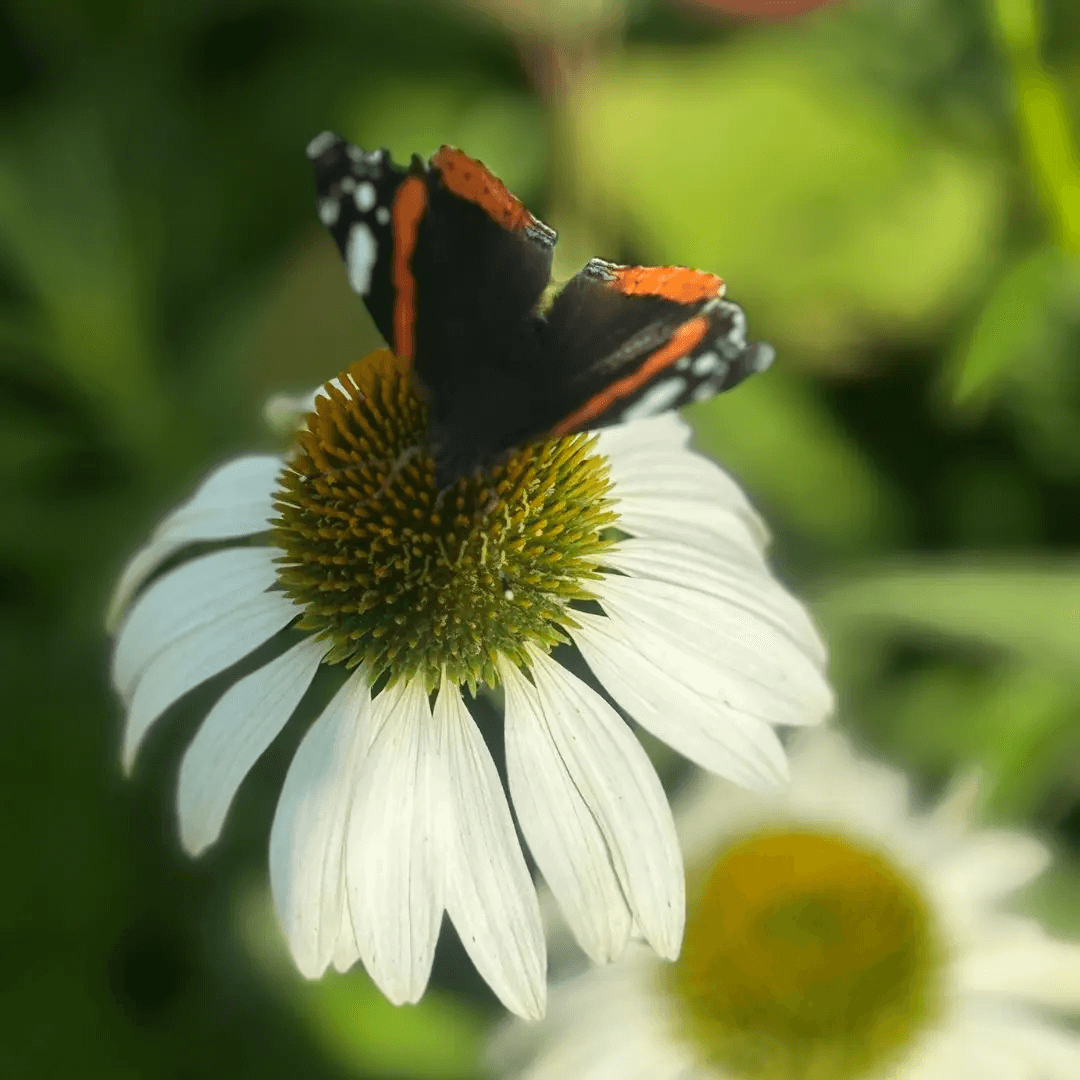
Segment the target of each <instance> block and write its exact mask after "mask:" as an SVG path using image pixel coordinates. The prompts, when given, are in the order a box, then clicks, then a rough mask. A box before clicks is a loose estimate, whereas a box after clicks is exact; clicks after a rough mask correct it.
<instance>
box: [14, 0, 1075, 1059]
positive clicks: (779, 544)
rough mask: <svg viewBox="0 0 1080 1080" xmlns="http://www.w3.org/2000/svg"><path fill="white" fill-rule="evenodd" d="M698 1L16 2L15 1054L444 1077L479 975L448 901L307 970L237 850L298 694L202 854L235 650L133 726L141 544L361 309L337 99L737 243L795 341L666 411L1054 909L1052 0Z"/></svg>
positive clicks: (859, 672) (363, 123)
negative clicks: (680, 412)
mask: <svg viewBox="0 0 1080 1080" xmlns="http://www.w3.org/2000/svg"><path fill="white" fill-rule="evenodd" d="M706 6H707V5H705V4H704V3H703V4H701V5H699V6H697V7H694V6H692V5H690V4H689V3H687V4H684V5H679V4H676V3H659V2H657V3H632V4H630V5H629V7H628V8H627V9H624V8H623V7H622V6H621V5H619V4H616V3H613V2H612V3H607V2H603V0H592V2H583V3H573V2H571V0H560V2H559V3H555V4H542V5H539V6H531V5H530V4H528V3H522V2H514V3H511V2H510V0H505V3H502V2H501V0H490V2H487V3H480V2H479V0H478V2H477V3H476V4H474V5H471V6H467V5H465V4H463V3H456V2H454V0H443V2H434V0H433V2H430V3H420V2H413V0H381V2H379V0H349V2H346V0H315V2H309V3H288V2H285V0H279V2H267V0H234V2H228V0H187V2H183V3H171V2H166V0H160V2H157V3H151V2H144V0H115V2H108V0H101V2H97V0H10V2H8V3H6V4H4V5H3V6H2V7H0V671H2V687H3V698H2V702H3V722H2V726H0V740H2V742H0V768H2V770H3V772H2V776H0V798H2V800H3V808H2V813H0V828H2V830H3V832H2V836H0V842H2V851H3V853H4V868H5V872H4V878H3V886H2V887H0V934H2V935H3V945H4V948H3V954H2V955H3V958H4V959H3V968H2V970H3V975H4V977H3V979H2V981H0V993H2V995H3V996H2V1000H0V1075H2V1076H5V1077H23V1076H27V1077H39V1076H40V1077H52V1076H64V1075H68V1074H78V1075H81V1076H88V1077H96V1076H99V1075H100V1076H106V1077H112V1078H123V1077H128V1076H131V1077H147V1076H150V1077H157V1076H161V1077H175V1078H187V1077H206V1076H217V1075H221V1076H230V1077H234V1078H237V1080H239V1078H245V1077H252V1078H255V1077H258V1078H259V1080H273V1078H276V1077H286V1076H296V1075H303V1076H305V1077H321V1076H325V1077H357V1076H360V1077H363V1076H372V1077H382V1076H385V1077H391V1078H393V1077H401V1078H405V1077H431V1078H440V1077H443V1078H449V1077H469V1076H473V1075H477V1072H478V1066H477V1064H476V1058H475V1052H476V1045H477V1040H478V1038H479V1037H480V1035H481V1033H482V1031H483V1027H484V1024H485V1023H487V1022H488V1020H489V1019H490V1018H492V1017H494V1016H496V1015H498V1009H497V1005H496V1003H495V1002H494V1000H493V998H492V997H491V995H490V993H489V992H488V991H487V988H486V987H485V986H484V985H483V984H482V982H481V981H480V979H479V977H478V976H477V975H476V974H475V972H474V971H473V970H472V969H471V967H470V966H469V964H468V963H467V961H465V959H464V954H463V952H462V950H461V947H460V945H459V944H458V943H457V941H456V940H455V939H454V938H453V936H452V934H450V933H449V932H447V933H444V937H443V941H442V943H441V945H440V950H439V954H438V956H437V959H436V969H435V976H434V980H433V989H432V991H431V992H430V994H429V996H428V997H427V998H425V1000H424V1003H423V1004H422V1005H420V1006H418V1007H415V1008H409V1009H400V1010H395V1009H393V1008H392V1007H390V1006H389V1005H387V1004H385V1002H384V1001H383V999H382V998H381V997H380V996H379V994H378V993H377V992H376V991H375V990H374V989H373V988H372V987H371V985H370V983H369V982H368V981H367V979H366V976H365V975H364V974H363V972H362V971H361V970H357V971H354V972H353V973H351V974H350V975H348V976H345V977H336V976H335V977H330V978H327V979H325V980H323V981H321V982H319V983H313V984H308V983H305V982H304V981H303V980H302V979H300V977H299V976H297V975H296V974H295V973H294V972H293V971H292V969H291V967H290V966H289V963H288V961H287V959H286V958H285V957H284V954H283V947H282V944H281V941H280V937H279V935H278V932H277V930H276V929H275V924H274V921H273V916H272V913H271V912H270V910H269V907H268V900H267V893H266V855H265V847H266V836H267V832H268V828H269V821H270V816H271V814H272V811H273V804H274V798H275V795H276V792H277V790H278V789H279V787H280V783H281V779H282V777H283V775H284V770H285V768H286V766H287V763H288V760H289V756H290V754H291V751H292V749H293V748H294V747H295V745H296V743H297V741H298V739H299V737H300V734H301V733H302V730H303V724H304V720H305V717H304V716H303V715H301V716H299V717H297V718H296V721H295V722H293V723H292V724H290V726H289V728H288V729H287V730H286V733H285V735H284V736H283V738H282V739H281V740H279V742H278V743H277V744H275V746H274V747H273V748H272V749H271V751H270V752H269V753H268V754H267V755H266V757H265V758H264V759H263V761H261V762H260V764H259V765H258V767H257V768H256V770H255V771H254V773H253V774H252V776H251V777H250V778H249V780H248V781H247V782H246V783H245V785H244V787H243V789H242V791H241V793H240V796H239V799H238V801H237V804H236V806H235V807H234V809H233V812H232V813H231V814H230V818H229V821H228V825H227V828H226V830H225V834H224V837H223V839H222V840H221V841H220V842H219V843H218V844H217V845H216V846H215V847H214V848H213V849H212V850H211V852H210V853H208V854H207V855H206V856H205V857H204V858H202V859H200V860H199V861H197V862H191V861H189V860H187V859H186V858H185V857H184V856H183V855H182V854H181V853H180V851H179V847H178V843H177V839H176V831H175V826H174V821H173V814H172V789H173V784H174V780H175V772H176V767H177V763H178V760H179V756H180V753H181V752H182V748H183V746H184V745H185V743H186V741H187V739H188V738H189V737H190V734H191V732H192V731H193V725H194V724H195V723H196V722H197V719H198V717H199V715H200V712H204V711H205V709H206V707H207V703H208V701H210V700H212V697H213V695H214V694H215V693H218V692H220V689H221V687H222V686H223V685H224V683H223V682H222V681H221V680H217V681H215V682H214V683H212V684H211V685H210V686H209V687H208V688H206V689H205V690H203V691H201V692H200V693H197V694H195V695H192V700H189V701H187V702H186V703H184V704H183V705H182V706H181V707H179V708H177V709H174V710H173V712H172V714H171V715H170V716H169V717H168V718H167V720H166V721H165V722H163V723H162V724H161V725H159V727H157V728H155V731H154V733H153V735H152V737H151V738H150V740H149V742H148V745H147V748H146V750H145V751H144V752H143V755H142V756H141V758H140V760H139V762H138V764H137V766H136V769H135V773H134V777H133V778H132V779H131V780H130V781H125V780H124V779H123V778H122V776H121V772H120V767H119V763H118V749H119V732H120V723H121V714H120V709H119V706H118V704H117V702H116V701H115V700H114V699H113V697H112V696H111V694H110V691H109V687H108V682H107V661H108V643H107V640H106V637H105V634H104V630H103V627H102V611H103V607H104V604H105V602H106V599H107V596H108V591H109V586H110V582H111V581H112V579H113V578H114V577H115V575H116V573H117V572H118V570H119V568H120V567H121V566H122V564H123V562H124V560H125V558H126V556H127V554H128V553H129V552H130V551H131V550H132V549H133V547H134V546H136V545H137V544H138V543H139V542H141V540H142V539H143V538H144V537H145V535H146V533H147V532H148V530H149V529H150V528H151V526H152V525H153V523H154V522H155V521H156V520H157V519H158V518H159V517H160V516H161V514H162V513H163V512H164V511H165V510H166V509H167V508H168V507H169V506H171V505H172V504H174V503H175V502H176V501H177V500H178V499H179V498H181V497H182V496H183V495H184V494H185V493H187V492H188V491H190V490H191V488H192V487H193V485H194V484H195V483H196V481H197V479H198V477H199V476H200V475H201V474H202V473H203V472H204V471H205V470H206V469H207V468H208V467H209V466H211V465H212V464H213V463H215V462H217V461H219V460H221V459H222V458H223V457H225V456H227V455H229V454H233V453H236V452H240V451H242V450H246V449H253V448H271V447H274V446H275V443H274V439H273V437H272V436H271V435H270V434H268V432H267V430H266V428H265V427H264V426H263V424H262V420H261V408H262V403H263V401H264V400H265V399H266V398H267V397H268V396H269V395H271V394H273V393H276V392H280V391H297V390H302V389H306V388H309V387H311V386H312V385H315V384H317V383H319V382H322V381H324V380H326V379H327V378H329V377H330V376H331V375H333V374H334V373H335V372H336V371H338V370H339V369H340V368H342V367H343V366H345V364H347V363H348V362H350V361H352V360H354V359H357V358H359V357H360V356H361V355H363V354H364V353H365V352H366V351H368V350H369V349H370V348H372V347H374V346H375V345H377V344H378V338H377V335H376V333H375V331H374V328H373V327H372V325H371V324H370V322H369V320H368V319H367V316H366V314H365V313H364V311H363V308H362V305H361V304H360V302H359V300H358V299H357V298H355V297H354V296H352V294H350V293H349V291H348V289H347V287H346V283H345V277H344V274H343V273H342V270H341V267H340V264H339V261H338V258H337V255H336V253H335V251H334V250H333V248H332V245H331V243H330V241H329V239H328V238H327V237H326V236H325V235H323V234H322V232H321V230H320V228H319V227H318V222H317V219H316V217H315V214H314V204H313V191H312V179H311V175H310V170H309V167H308V163H307V161H306V160H305V157H304V153H303V149H304V147H305V145H306V143H307V141H308V140H309V138H310V137H311V136H312V135H313V134H315V133H317V132H318V131H321V130H322V129H323V128H326V127H334V128H336V129H338V130H340V131H341V132H342V133H343V134H345V135H346V136H348V137H350V138H352V139H354V140H356V141H360V142H362V143H364V144H365V145H367V146H375V145H386V146H389V147H390V148H391V149H392V150H393V151H394V152H395V154H396V155H397V156H398V157H399V158H402V157H405V158H407V157H408V155H409V154H410V153H411V152H413V151H418V152H421V153H424V154H428V153H431V152H432V151H433V150H434V149H435V148H436V147H437V146H438V145H439V144H440V143H442V142H451V143H455V144H457V145H460V146H461V147H462V148H464V149H465V150H466V151H467V152H469V153H471V154H472V155H474V156H478V157H480V158H482V159H483V160H484V161H485V162H486V163H487V164H488V165H489V166H491V167H492V168H493V169H494V171H495V172H497V173H498V174H499V175H500V176H502V177H503V179H504V180H505V181H506V182H507V184H508V185H509V186H510V187H511V188H512V189H513V190H515V191H516V192H517V193H518V194H520V195H521V196H522V197H523V198H524V199H525V200H526V202H527V203H528V205H529V206H530V208H532V209H533V210H535V211H536V212H537V213H539V214H540V215H541V216H543V217H545V218H546V219H547V220H549V221H551V223H552V224H554V225H555V226H557V227H558V228H559V229H560V232H561V234H562V240H561V243H560V250H559V266H558V269H559V271H560V273H561V274H562V275H563V276H566V275H568V274H570V273H572V272H573V271H574V270H575V269H576V268H577V267H578V266H579V265H580V264H581V262H583V261H584V259H585V258H587V257H589V256H590V255H593V254H598V255H602V256H604V257H608V258H618V259H622V260H623V261H631V260H632V261H647V262H677V263H687V264H690V265H694V266H699V267H701V268H703V269H707V270H710V271H713V272H716V273H719V274H721V275H722V276H724V277H725V278H726V279H727V280H728V283H729V290H730V295H732V296H733V297H734V298H736V299H738V300H739V301H741V302H742V303H743V304H744V305H745V306H746V308H747V311H748V315H749V318H750V321H751V326H752V329H753V332H754V336H757V337H763V338H765V339H768V340H771V341H773V342H774V343H775V344H776V346H777V351H778V361H777V363H776V365H775V367H774V368H773V369H772V370H771V371H770V372H769V373H768V374H767V375H765V376H762V377H759V378H756V379H754V380H752V381H751V382H750V383H748V384H746V385H745V386H744V387H741V388H740V389H738V390H737V391H736V392H734V393H732V394H730V395H727V396H724V397H722V398H719V399H716V400H714V401H712V402H709V403H706V404H704V405H701V406H696V407H695V408H694V409H693V410H692V412H691V415H690V418H691V420H692V421H693V423H694V425H695V427H696V430H697V432H698V444H699V446H700V447H701V448H702V449H703V450H705V451H706V452H708V453H710V454H713V455H715V456H716V457H717V458H718V459H720V460H721V461H723V462H724V463H725V464H726V465H727V466H728V467H729V468H730V469H731V470H732V471H733V473H734V474H735V475H736V476H737V477H738V478H739V479H740V481H741V482H742V483H743V484H744V485H745V487H746V488H747V490H748V491H750V493H751V494H752V496H753V498H754V500H755V501H756V503H757V504H758V505H759V506H760V508H761V509H762V511H763V513H764V514H765V515H766V517H767V519H768V521H769V522H770V524H771V526H772V527H773V529H774V532H775V535H776V542H775V547H774V561H775V564H776V566H777V567H778V569H779V571H780V572H781V573H782V574H783V575H784V577H785V578H786V580H787V581H788V582H789V583H790V584H791V585H792V587H793V588H794V589H795V590H796V591H797V592H798V594H799V595H801V596H804V597H806V598H807V599H808V601H809V602H811V603H812V605H813V606H814V610H815V613H816V614H817V616H818V618H819V620H820V622H821V625H822V627H823V629H824V630H825V632H826V634H827V636H828V638H829V641H830V645H831V649H832V656H833V660H832V676H833V680H834V682H835V684H836V686H837V688H838V691H839V694H840V701H841V713H840V715H841V721H842V722H843V723H844V724H845V725H847V726H848V727H849V728H850V729H851V730H853V731H855V732H856V733H857V735H858V737H859V738H860V739H861V740H862V741H863V742H864V743H865V744H866V745H867V746H869V747H871V748H873V749H874V750H876V751H877V752H879V753H880V754H881V755H883V756H884V757H885V758H886V759H887V760H890V761H892V762H895V763H898V764H900V765H903V766H905V767H907V768H909V769H910V770H911V771H912V774H913V777H914V778H915V781H916V784H917V788H918V790H919V792H920V793H921V794H922V795H923V796H926V797H930V796H933V795H934V794H935V793H936V792H937V791H939V790H940V788H941V787H942V785H943V784H944V783H945V782H946V780H947V779H948V777H949V776H950V775H952V774H953V773H954V772H956V771H957V770H963V769H966V768H968V767H969V766H971V765H977V766H978V767H979V768H980V769H981V773H982V776H983V796H982V807H981V810H982V813H983V815H984V817H985V819H986V820H987V821H992V822H996V823H1006V824H1018V825H1022V826H1024V827H1030V828H1032V829H1034V830H1035V831H1036V832H1038V833H1039V834H1040V835H1042V836H1044V837H1046V838H1047V839H1048V840H1049V841H1050V842H1051V843H1052V844H1053V845H1054V847H1055V850H1056V851H1057V852H1058V853H1059V858H1058V860H1057V862H1056V864H1055V868H1054V870H1053V871H1052V872H1051V873H1050V874H1049V875H1048V876H1046V877H1045V878H1044V879H1043V880H1042V881H1041V882H1040V883H1038V885H1037V886H1035V887H1034V888H1032V889H1031V890H1030V891H1029V893H1028V894H1027V895H1026V896H1025V897H1024V898H1023V903H1024V904H1025V905H1026V906H1027V907H1028V909H1029V910H1034V911H1036V912H1038V913H1039V914H1041V915H1042V916H1043V917H1044V918H1045V919H1046V920H1047V921H1048V923H1049V924H1050V925H1051V926H1052V927H1053V928H1054V929H1055V930H1058V931H1059V932H1070V931H1072V932H1075V933H1080V911H1078V908H1080V887H1078V882H1080V871H1078V866H1080V725H1078V723H1077V720H1078V715H1080V550H1078V547H1080V543H1078V542H1080V360H1078V346H1080V261H1078V253H1080V162H1078V157H1077V153H1076V149H1075V145H1076V136H1077V133H1078V120H1077V118H1078V117H1080V8H1078V7H1077V5H1076V4H1075V3H1073V2H1072V0H1055V2H1054V3H1047V4H1046V5H1042V6H1040V5H1036V4H1034V3H1032V2H1031V0H997V2H994V3H986V4H980V3H972V2H969V0H913V2H911V3H905V4H894V3H891V2H886V0H863V2H852V3H850V4H839V5H833V6H831V7H827V8H826V9H824V10H822V11H820V12H817V13H814V14H811V15H809V16H806V17H804V18H800V19H797V20H792V21H788V22H768V23H751V22H743V23H739V22H733V21H731V20H726V19H723V18H721V17H717V16H715V15H714V14H711V13H709V12H708V11H707V10H705V8H706ZM482 8H485V9H487V11H486V13H485V11H483V10H478V9H482ZM503 9H505V10H503ZM530 10H531V11H532V12H533V14H532V15H530V14H529V12H530ZM537 13H539V14H537ZM500 16H501V17H502V21H500ZM560 73H561V74H560ZM657 761H658V765H659V766H660V767H661V769H662V771H663V772H664V773H665V775H666V776H667V777H669V778H675V779H677V776H678V772H679V770H678V768H677V766H676V763H674V762H673V760H672V759H671V758H670V756H666V755H665V754H664V753H663V751H662V749H658V750H657Z"/></svg>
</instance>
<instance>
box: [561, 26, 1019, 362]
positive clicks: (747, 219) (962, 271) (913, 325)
mask: <svg viewBox="0 0 1080 1080" xmlns="http://www.w3.org/2000/svg"><path fill="white" fill-rule="evenodd" d="M575 117H576V125H577V132H576V135H577V160H578V168H579V179H580V182H581V184H582V185H583V187H584V192H583V196H582V197H583V198H589V199H591V204H590V205H591V206H592V208H593V210H594V212H595V213H596V214H597V215H599V216H603V217H608V218H612V217H614V218H615V219H617V220H618V221H619V222H620V223H621V224H622V226H623V228H624V229H625V231H626V234H627V236H628V238H629V239H630V240H631V241H632V242H633V243H634V245H635V251H639V252H640V254H641V255H642V256H643V257H645V258H648V259H649V260H654V261H670V262H676V263H685V264H689V265H692V266H699V267H702V268H705V269H708V270H711V271H714V272H716V273H719V274H720V275H721V276H723V277H724V278H725V279H727V281H728V283H729V287H730V290H731V293H732V295H733V296H734V297H735V298H736V299H738V300H740V301H742V302H743V303H745V305H746V306H747V308H748V310H749V314H750V318H751V320H752V324H753V325H754V327H756V328H757V330H758V331H759V332H765V333H767V334H769V335H772V336H773V337H774V338H775V339H776V340H777V343H778V344H782V345H786V346H790V347H791V348H792V349H793V350H795V351H796V353H800V352H801V353H812V354H814V357H815V359H816V362H817V363H818V364H819V365H822V366H831V367H836V366H842V365H844V364H848V363H850V362H852V353H853V351H854V350H856V349H857V348H858V347H859V346H860V344H861V343H863V342H865V341H866V340H867V339H868V338H869V337H871V336H874V335H889V336H894V337H895V336H897V335H899V336H907V337H912V336H917V335H919V334H920V333H923V332H925V331H926V329H927V328H928V327H929V326H931V325H933V324H935V323H937V322H938V321H939V320H940V319H941V318H942V317H943V316H945V315H946V314H948V313H949V312H950V311H952V310H953V309H954V308H955V306H956V305H957V303H958V302H960V301H961V300H962V299H963V298H964V296H965V294H966V293H967V291H968V290H969V289H970V288H971V285H972V282H973V281H975V280H977V279H978V276H979V274H980V273H982V272H983V268H984V267H985V266H986V264H987V262H988V261H989V260H991V259H992V252H993V248H994V244H995V241H996V237H997V233H998V229H999V221H1000V216H1001V208H1002V192H1001V176H1000V173H999V169H998V167H997V165H996V164H995V163H994V162H993V161H992V160H988V159H987V158H986V157H985V156H984V157H976V156H974V155H971V154H966V153H964V152H963V151H962V150H961V149H960V148H958V147H956V146H955V145H950V144H948V143H946V142H944V141H943V140H942V139H941V138H940V137H939V136H937V135H936V134H934V133H933V132H932V131H931V130H930V129H929V128H928V127H927V126H926V125H925V123H923V122H921V121H920V120H918V119H917V118H916V117H915V116H914V115H913V114H911V113H909V112H908V111H906V110H905V109H904V108H903V107H902V106H901V105H900V104H899V103H898V102H896V101H892V100H889V99H886V98H884V97H880V96H875V95H874V94H872V93H870V92H869V91H868V90H867V89H866V88H865V87H864V86H861V85H860V84H859V83H858V82H857V81H855V80H854V79H853V78H852V77H851V76H850V75H849V74H846V73H845V72H844V71H843V69H842V67H841V66H840V65H838V64H837V58H836V56H835V55H834V54H826V53H822V52H820V51H817V50H815V49H814V48H813V47H811V46H809V45H807V44H805V43H803V42H800V41H799V40H798V39H797V37H795V36H794V34H792V35H790V36H789V35H781V34H779V33H776V32H773V33H772V34H769V35H761V36H760V37H757V38H750V39H749V40H747V41H745V42H744V43H742V44H739V45H737V46H732V47H727V48H721V49H714V48H710V49H702V50H699V51H697V52H693V51H689V50H686V49H682V50H680V51H679V52H677V53H676V52H674V51H672V52H669V51H663V50H651V51H644V50H640V51H636V52H630V53H627V54H625V55H623V56H622V57H620V58H619V59H618V60H616V61H614V62H613V63H612V64H610V65H609V66H608V67H606V68H604V69H603V70H601V71H600V72H598V73H597V74H596V76H595V77H594V78H592V79H591V80H589V81H588V82H587V83H586V85H585V88H584V90H583V92H582V95H581V100H580V107H579V108H578V109H577V110H576V113H575Z"/></svg>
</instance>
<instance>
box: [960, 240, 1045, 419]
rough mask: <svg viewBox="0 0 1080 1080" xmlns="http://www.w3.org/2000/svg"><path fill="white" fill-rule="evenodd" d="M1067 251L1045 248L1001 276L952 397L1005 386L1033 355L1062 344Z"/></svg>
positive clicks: (964, 398)
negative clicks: (1059, 333) (1060, 322)
mask: <svg viewBox="0 0 1080 1080" xmlns="http://www.w3.org/2000/svg"><path fill="white" fill-rule="evenodd" d="M1063 258H1064V257H1063V255H1062V253H1061V252H1059V251H1058V250H1057V249H1055V248H1040V249H1039V250H1038V251H1035V252H1033V253H1031V254H1028V255H1026V256H1024V258H1022V259H1020V260H1019V261H1018V262H1016V263H1014V264H1013V265H1012V266H1010V267H1009V268H1008V269H1007V270H1006V271H1005V273H1003V274H1002V275H1001V278H1000V279H999V280H998V282H997V284H996V285H995V286H994V288H993V290H992V291H991V292H990V295H989V296H988V297H987V300H986V303H985V304H984V305H983V309H982V311H981V312H980V313H979V317H978V319H977V321H976V323H975V328H974V331H973V332H972V335H971V340H970V342H969V343H968V345H967V347H966V348H965V349H964V350H963V353H962V355H961V357H960V360H959V362H958V364H957V369H958V370H957V372H956V374H955V375H954V379H953V382H954V386H953V391H952V397H953V400H954V401H955V402H956V403H958V404H966V403H969V402H971V401H972V400H973V399H985V398H986V397H987V396H988V395H989V394H990V393H992V392H993V391H995V390H1000V389H1003V388H1004V386H1005V385H1006V384H1007V383H1008V382H1009V381H1010V380H1009V378H1008V376H1009V374H1010V373H1011V372H1013V371H1015V370H1016V368H1017V367H1019V366H1020V365H1023V364H1025V363H1026V362H1027V361H1028V360H1029V359H1030V358H1032V356H1033V354H1036V353H1038V352H1040V351H1048V350H1050V349H1056V348H1058V347H1059V343H1058V342H1057V341H1056V340H1055V338H1056V326H1057V322H1058V315H1059V309H1060V306H1061V303H1060V295H1059V294H1060V283H1061V274H1062V273H1063V270H1064V266H1063Z"/></svg>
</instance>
